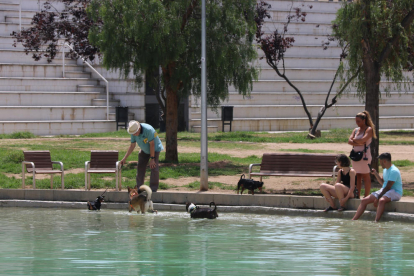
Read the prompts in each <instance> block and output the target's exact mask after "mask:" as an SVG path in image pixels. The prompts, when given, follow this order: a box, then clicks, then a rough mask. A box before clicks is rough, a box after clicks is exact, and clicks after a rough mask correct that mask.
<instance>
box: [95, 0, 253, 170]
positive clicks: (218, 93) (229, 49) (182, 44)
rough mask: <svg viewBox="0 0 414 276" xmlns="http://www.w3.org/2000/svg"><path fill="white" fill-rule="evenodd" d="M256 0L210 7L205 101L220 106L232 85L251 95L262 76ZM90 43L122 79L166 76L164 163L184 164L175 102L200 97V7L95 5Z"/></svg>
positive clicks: (109, 1)
mask: <svg viewBox="0 0 414 276" xmlns="http://www.w3.org/2000/svg"><path fill="white" fill-rule="evenodd" d="M254 3H255V1H254V0H241V1H232V0H215V1H207V5H206V10H207V22H206V26H207V42H206V49H207V60H208V63H207V76H208V78H207V101H208V104H209V105H210V106H217V105H218V104H219V103H220V102H221V101H223V100H225V99H226V98H227V96H228V91H229V86H230V85H233V86H234V87H235V89H236V90H238V91H239V92H240V93H242V94H248V93H249V92H250V91H251V89H252V84H253V80H254V79H256V78H257V70H256V69H255V67H254V66H253V65H251V63H250V62H251V61H253V60H254V59H255V58H256V50H255V49H254V47H253V44H252V42H253V39H254V34H255V25H254ZM88 13H89V15H90V16H91V18H92V19H93V20H94V21H102V24H100V25H94V26H92V28H91V30H90V35H89V39H90V41H91V43H92V44H93V45H96V46H98V47H99V49H100V51H101V52H102V53H103V64H104V65H105V66H106V67H107V68H108V69H120V70H121V72H122V73H123V74H124V75H128V74H129V73H130V72H132V73H133V74H134V75H135V76H140V75H141V73H142V72H154V70H157V69H158V67H161V69H162V83H163V85H164V87H165V89H166V94H167V97H166V126H167V127H166V132H167V135H166V139H167V141H166V147H167V149H166V160H168V161H174V162H177V161H178V155H177V123H178V122H177V107H178V106H177V105H178V100H177V98H179V97H182V96H186V95H188V94H189V93H193V94H194V95H200V93H201V20H200V14H201V1H197V0H180V1H166V0H165V1H160V0H142V1H130V0H104V1H98V0H96V1H92V3H91V5H90V6H89V8H88Z"/></svg>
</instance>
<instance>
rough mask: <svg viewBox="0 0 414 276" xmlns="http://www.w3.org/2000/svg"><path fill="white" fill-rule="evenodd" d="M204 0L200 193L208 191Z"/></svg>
mask: <svg viewBox="0 0 414 276" xmlns="http://www.w3.org/2000/svg"><path fill="white" fill-rule="evenodd" d="M206 63H207V58H206V0H202V2H201V156H200V191H207V190H208V158H207V154H208V153H207V91H206V68H207V66H206Z"/></svg>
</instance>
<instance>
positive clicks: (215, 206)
mask: <svg viewBox="0 0 414 276" xmlns="http://www.w3.org/2000/svg"><path fill="white" fill-rule="evenodd" d="M213 204H214V210H213V211H216V209H217V205H216V203H214V201H212V202H210V208H211V205H213Z"/></svg>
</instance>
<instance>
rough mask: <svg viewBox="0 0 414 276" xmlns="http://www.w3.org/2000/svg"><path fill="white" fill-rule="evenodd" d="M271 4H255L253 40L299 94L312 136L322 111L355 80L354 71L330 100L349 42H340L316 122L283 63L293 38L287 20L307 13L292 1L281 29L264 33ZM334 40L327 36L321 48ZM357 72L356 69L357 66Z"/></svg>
mask: <svg viewBox="0 0 414 276" xmlns="http://www.w3.org/2000/svg"><path fill="white" fill-rule="evenodd" d="M303 6H305V4H302V7H303ZM307 6H308V7H309V8H310V9H312V7H313V6H312V5H307ZM270 8H271V5H270V4H268V3H267V2H265V1H263V0H261V1H260V2H259V3H258V4H257V6H256V18H255V21H256V25H257V30H256V42H257V43H258V44H259V47H260V49H261V50H262V51H263V53H264V58H265V59H266V62H267V64H268V65H269V66H270V67H271V68H272V69H273V70H274V71H275V72H276V74H277V75H278V76H279V77H281V78H282V79H284V80H285V81H286V82H287V83H288V84H289V85H290V86H291V87H292V88H293V89H294V90H295V91H296V92H297V93H298V95H299V98H300V100H301V102H302V106H303V109H304V111H305V113H306V115H307V117H308V120H309V126H310V132H309V134H308V137H309V138H315V132H316V130H317V127H318V125H319V122H320V120H321V119H322V117H323V116H324V115H325V112H326V110H327V109H328V108H330V107H332V106H333V105H334V104H336V102H337V98H338V97H340V96H341V95H342V93H343V92H344V91H345V89H346V88H347V87H348V85H349V84H350V83H351V82H352V81H353V80H354V78H355V77H356V76H357V74H353V75H349V76H348V78H347V79H346V81H345V82H344V85H343V86H342V88H341V89H340V90H339V91H337V92H336V94H335V96H334V97H332V98H331V99H330V100H329V98H330V96H331V92H332V88H333V85H334V84H335V82H336V79H337V77H338V76H339V75H342V73H343V70H344V64H343V59H344V58H345V57H346V55H347V54H346V52H347V50H348V45H346V44H343V45H342V47H341V49H342V52H341V54H340V61H339V65H338V68H337V71H336V73H335V76H334V78H333V80H332V83H331V86H330V88H329V90H328V92H327V94H326V98H325V103H324V105H323V106H322V107H321V109H320V110H319V112H318V115H317V117H316V120H315V123H314V121H313V118H312V114H311V113H310V112H309V110H308V108H307V105H306V101H305V99H304V97H303V95H302V92H301V91H300V90H299V88H297V87H296V86H295V85H294V84H293V83H292V82H291V81H290V79H289V77H288V76H287V75H286V67H285V54H286V52H287V51H288V49H289V48H291V47H293V45H294V42H295V38H294V37H292V36H287V32H288V28H289V24H290V23H291V22H292V21H297V22H305V21H306V16H307V13H306V12H304V11H303V10H302V8H301V7H295V8H293V5H292V7H291V10H292V9H293V11H294V12H293V13H289V15H288V16H287V18H286V23H285V24H284V25H283V30H279V29H275V30H274V31H272V32H271V34H270V35H266V34H265V32H264V31H263V26H264V23H265V20H266V19H269V18H271V17H270V14H269V12H268V10H269V9H270ZM333 40H335V38H331V37H328V42H325V43H324V49H326V48H327V46H328V45H329V44H330V42H331V41H333ZM357 72H359V71H358V70H357Z"/></svg>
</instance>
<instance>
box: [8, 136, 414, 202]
mask: <svg viewBox="0 0 414 276" xmlns="http://www.w3.org/2000/svg"><path fill="white" fill-rule="evenodd" d="M351 131H352V130H350V129H333V130H331V131H329V132H322V138H318V139H315V140H310V139H307V138H306V134H307V132H286V133H276V134H275V133H267V132H225V133H222V132H217V133H209V134H208V137H209V145H208V146H209V148H216V149H223V150H236V151H239V152H243V150H256V149H260V147H265V145H264V146H262V145H259V144H258V143H346V141H347V139H348V137H349V134H350V133H351ZM129 137H130V136H129V135H128V133H127V132H126V131H125V130H120V131H115V132H107V133H92V134H86V135H81V136H69V135H61V136H59V137H55V138H48V139H44V138H42V137H37V136H35V135H33V134H32V133H29V132H17V133H13V134H3V135H0V139H12V140H8V141H1V140H0V143H1V148H2V150H1V151H0V188H20V187H21V179H19V178H17V177H8V176H6V175H5V173H9V174H21V162H22V161H23V153H22V149H24V150H50V152H51V155H52V160H54V161H62V162H63V163H64V167H65V171H68V170H71V169H76V168H84V164H85V161H87V160H90V150H92V149H94V150H118V151H119V159H121V158H122V157H123V156H124V155H125V152H126V150H127V148H128V146H129V141H128V139H129ZM160 137H161V139H162V140H163V141H165V133H161V134H160ZM380 137H381V139H382V140H381V144H383V143H385V144H386V143H393V144H407V143H408V144H409V143H412V142H413V143H414V131H393V132H381V134H380ZM32 138H36V139H33V140H31V139H32ZM93 138H101V139H96V140H93ZM21 139H27V140H21ZM178 139H179V141H178V144H179V146H184V147H193V148H194V147H200V134H199V133H190V132H179V133H178ZM240 141H241V142H242V143H240ZM282 151H286V152H304V153H330V152H334V150H309V149H306V146H304V148H299V149H285V150H282ZM223 152H224V151H223ZM178 158H179V163H178V164H168V163H166V162H165V161H164V159H165V152H162V153H161V154H160V163H161V169H160V180H165V179H169V178H173V179H179V178H181V177H199V175H200V154H199V153H198V152H196V153H180V152H179V155H178ZM127 161H137V151H135V152H134V153H133V154H131V155H130V157H129V158H128V160H127ZM208 162H209V175H210V176H221V175H231V176H233V175H234V176H236V175H237V176H238V177H239V176H240V174H242V173H247V171H248V165H249V164H251V163H260V162H261V157H260V156H259V157H258V156H255V155H250V156H245V157H233V156H230V155H228V154H223V153H209V155H208ZM393 163H394V164H395V165H396V166H397V167H400V168H409V167H413V166H414V162H411V161H410V160H396V161H393ZM58 167H59V166H56V168H58ZM149 174H150V169H148V170H147V174H146V175H147V176H149ZM122 176H123V177H124V179H125V180H124V181H123V184H122V186H123V187H126V186H131V187H132V186H135V176H136V163H135V164H129V165H127V166H124V168H123V170H122ZM111 179H112V180H111ZM317 180H318V181H319V180H327V179H326V178H323V179H317ZM329 180H330V179H329ZM31 182H32V180H31V177H30V176H27V180H26V183H27V185H31ZM209 185H212V186H211V187H216V188H218V189H234V187H233V186H232V185H226V184H223V183H218V182H211V183H210V184H209ZM36 186H37V188H45V189H49V188H50V178H49V177H48V178H47V179H42V180H40V179H38V180H37V181H36ZM190 186H194V187H196V188H197V189H198V188H199V182H194V183H191V185H190ZM54 187H55V188H59V187H60V177H59V176H55V177H54ZM65 187H66V188H69V189H71V188H72V189H75V188H76V189H82V188H83V187H84V173H83V172H82V173H68V172H67V173H66V174H65ZM105 187H111V188H115V180H114V174H107V175H100V174H93V175H92V188H96V189H97V188H105ZM175 187H176V186H174V185H167V184H166V183H163V182H162V181H161V182H160V187H159V189H161V190H162V189H170V188H175ZM301 193H303V194H307V192H306V191H305V192H303V191H302V192H301ZM409 193H410V194H412V193H413V192H412V191H409Z"/></svg>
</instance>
